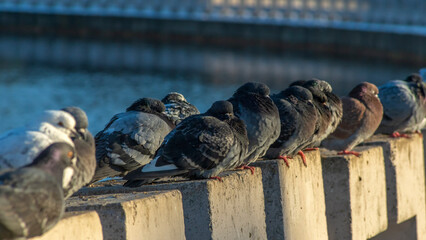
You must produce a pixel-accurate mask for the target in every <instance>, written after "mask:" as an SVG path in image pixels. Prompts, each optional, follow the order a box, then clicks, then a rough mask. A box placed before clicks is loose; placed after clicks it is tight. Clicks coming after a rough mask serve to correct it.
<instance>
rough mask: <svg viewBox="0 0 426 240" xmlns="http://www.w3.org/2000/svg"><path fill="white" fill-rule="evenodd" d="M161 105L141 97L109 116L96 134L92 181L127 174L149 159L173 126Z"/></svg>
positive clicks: (154, 100)
mask: <svg viewBox="0 0 426 240" xmlns="http://www.w3.org/2000/svg"><path fill="white" fill-rule="evenodd" d="M164 109H165V107H164V104H163V103H162V102H161V101H159V100H156V99H149V98H143V99H139V100H137V101H136V102H135V103H133V104H132V105H131V106H130V107H129V108H128V109H127V112H124V113H120V114H117V115H115V116H114V117H113V118H112V119H111V121H110V122H109V123H108V124H107V125H106V127H105V129H104V130H102V131H101V132H99V133H98V134H97V135H96V137H95V141H96V161H97V168H96V171H95V176H94V177H93V180H92V182H94V181H98V180H101V179H103V178H105V177H114V176H118V175H122V174H126V173H127V172H128V171H132V170H134V169H136V168H138V167H140V166H143V165H145V164H147V163H149V162H150V161H151V160H152V158H153V156H154V155H155V153H156V151H157V149H158V148H159V147H160V145H161V143H162V142H163V139H164V137H165V136H166V135H167V134H168V133H169V132H170V131H171V130H172V129H173V128H174V125H173V124H172V123H171V122H170V121H169V120H168V119H167V118H166V116H165V115H164V114H163V112H162V111H164Z"/></svg>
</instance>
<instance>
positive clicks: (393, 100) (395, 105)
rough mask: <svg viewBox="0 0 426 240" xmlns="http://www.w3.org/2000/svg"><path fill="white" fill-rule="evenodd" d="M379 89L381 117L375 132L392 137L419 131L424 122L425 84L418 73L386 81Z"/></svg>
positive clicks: (425, 104) (425, 112)
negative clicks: (402, 78) (402, 79)
mask: <svg viewBox="0 0 426 240" xmlns="http://www.w3.org/2000/svg"><path fill="white" fill-rule="evenodd" d="M379 91H380V93H379V98H380V101H381V102H382V104H383V119H382V122H381V123H380V126H379V128H378V129H377V131H376V132H377V133H384V134H392V136H394V137H398V136H400V133H407V132H408V133H409V132H420V130H421V129H422V128H423V127H424V126H425V124H426V120H425V116H426V98H425V93H426V85H425V83H424V82H423V81H422V78H421V77H420V75H418V74H416V73H413V74H411V75H410V76H408V77H407V78H406V79H405V80H404V81H401V80H394V81H390V82H387V83H386V84H384V85H382V86H380V87H379ZM403 136H405V135H403Z"/></svg>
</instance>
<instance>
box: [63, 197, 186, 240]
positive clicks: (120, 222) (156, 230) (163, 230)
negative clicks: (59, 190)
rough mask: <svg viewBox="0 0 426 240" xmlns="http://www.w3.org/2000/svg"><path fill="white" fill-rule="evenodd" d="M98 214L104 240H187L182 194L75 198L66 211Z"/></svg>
mask: <svg viewBox="0 0 426 240" xmlns="http://www.w3.org/2000/svg"><path fill="white" fill-rule="evenodd" d="M81 210H95V211H96V212H97V213H98V214H99V217H100V219H101V222H102V230H103V235H104V239H112V240H118V239H127V240H132V239H185V227H184V220H183V209H182V196H181V194H180V192H179V191H176V190H175V191H166V192H150V193H141V192H138V193H133V194H106V195H94V196H81V197H72V198H70V199H68V201H67V211H81Z"/></svg>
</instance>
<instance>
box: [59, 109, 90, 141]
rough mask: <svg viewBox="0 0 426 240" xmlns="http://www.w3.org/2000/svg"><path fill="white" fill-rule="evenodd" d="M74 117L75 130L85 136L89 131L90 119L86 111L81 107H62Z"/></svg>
mask: <svg viewBox="0 0 426 240" xmlns="http://www.w3.org/2000/svg"><path fill="white" fill-rule="evenodd" d="M61 110H62V111H65V112H67V113H69V114H71V115H72V116H73V117H74V120H75V130H76V131H77V133H79V134H80V137H82V138H84V134H85V133H86V132H87V128H88V127H89V119H88V118H87V115H86V113H85V112H84V111H83V110H82V109H81V108H79V107H66V108H63V109H61Z"/></svg>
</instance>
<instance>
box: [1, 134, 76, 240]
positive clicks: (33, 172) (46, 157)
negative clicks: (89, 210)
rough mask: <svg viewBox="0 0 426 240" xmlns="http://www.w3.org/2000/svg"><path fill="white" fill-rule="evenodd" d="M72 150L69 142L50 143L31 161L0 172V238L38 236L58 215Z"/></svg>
mask: <svg viewBox="0 0 426 240" xmlns="http://www.w3.org/2000/svg"><path fill="white" fill-rule="evenodd" d="M74 154H75V152H74V149H73V147H72V146H71V145H69V144H67V143H62V142H59V143H53V144H51V145H50V146H49V147H47V148H46V149H45V150H43V151H42V152H41V154H40V155H39V156H38V157H37V158H36V159H34V161H33V162H32V163H31V164H29V165H26V166H24V167H21V168H18V169H14V170H6V171H5V172H3V173H2V174H0V239H14V238H29V237H35V236H39V235H42V234H43V233H45V232H47V231H48V230H49V229H51V228H52V227H53V226H54V225H55V224H56V223H57V222H58V221H59V219H61V217H62V215H63V212H64V205H65V204H64V197H63V190H62V188H64V187H67V185H68V183H69V181H70V179H71V177H72V175H73V166H74V165H75V159H76V158H75V157H74Z"/></svg>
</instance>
